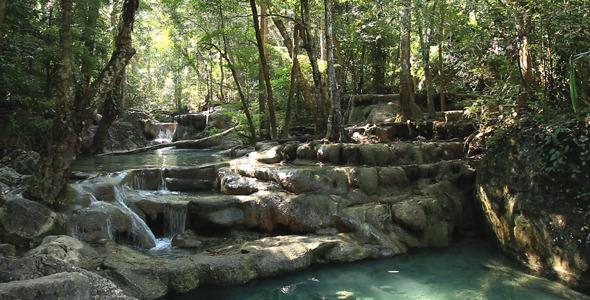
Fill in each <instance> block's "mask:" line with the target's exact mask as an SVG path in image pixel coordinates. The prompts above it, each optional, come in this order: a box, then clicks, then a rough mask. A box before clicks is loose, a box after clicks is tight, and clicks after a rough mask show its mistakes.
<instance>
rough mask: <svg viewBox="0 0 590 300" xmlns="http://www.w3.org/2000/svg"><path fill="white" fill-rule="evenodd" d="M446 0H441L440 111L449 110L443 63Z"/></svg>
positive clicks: (439, 27)
mask: <svg viewBox="0 0 590 300" xmlns="http://www.w3.org/2000/svg"><path fill="white" fill-rule="evenodd" d="M445 14H446V11H445V0H440V13H439V15H440V22H439V25H438V34H439V41H438V81H439V85H440V86H439V94H440V110H441V111H443V112H444V111H446V110H447V99H446V91H445V70H444V62H443V42H444V39H445Z"/></svg>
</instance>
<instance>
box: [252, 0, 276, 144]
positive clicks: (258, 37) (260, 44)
mask: <svg viewBox="0 0 590 300" xmlns="http://www.w3.org/2000/svg"><path fill="white" fill-rule="evenodd" d="M250 7H251V8H252V18H253V19H254V30H255V31H256V42H257V44H258V54H259V56H260V64H261V65H262V72H263V74H264V82H265V83H266V94H267V96H268V113H269V119H270V132H271V138H272V139H273V140H276V139H277V138H278V134H277V119H276V116H275V104H274V98H273V94H272V86H271V83H270V70H269V68H268V61H267V58H266V55H265V51H264V41H263V39H262V32H261V30H260V26H259V23H258V9H257V8H256V0H250Z"/></svg>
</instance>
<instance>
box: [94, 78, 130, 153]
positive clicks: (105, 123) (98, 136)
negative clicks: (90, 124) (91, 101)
mask: <svg viewBox="0 0 590 300" xmlns="http://www.w3.org/2000/svg"><path fill="white" fill-rule="evenodd" d="M124 101H125V73H123V74H121V76H119V78H118V79H117V81H115V85H114V86H113V88H112V89H111V90H110V91H109V92H108V94H107V96H106V98H105V100H104V103H103V106H102V118H101V119H100V122H99V123H98V127H97V128H96V133H94V138H93V140H92V149H91V152H92V153H94V154H97V153H103V152H106V149H105V145H106V141H107V140H108V137H109V128H111V125H112V124H113V122H115V120H117V118H118V117H119V116H120V115H121V113H122V112H123V105H124Z"/></svg>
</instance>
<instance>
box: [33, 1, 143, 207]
mask: <svg viewBox="0 0 590 300" xmlns="http://www.w3.org/2000/svg"><path fill="white" fill-rule="evenodd" d="M138 5H139V0H125V1H124V3H123V14H122V18H121V26H120V30H119V34H118V35H117V38H116V43H115V50H114V52H113V54H112V56H111V59H110V60H109V62H108V63H107V65H106V67H105V68H104V69H103V70H102V71H101V73H100V74H99V76H98V78H97V79H96V80H95V81H94V82H92V84H91V85H90V87H89V88H88V89H87V90H85V91H84V92H83V93H79V95H80V96H78V97H75V94H76V93H75V83H74V75H73V72H72V61H71V56H72V30H71V27H72V0H62V1H61V9H62V14H63V15H62V25H61V29H60V35H61V38H60V46H61V53H60V58H61V65H60V68H59V78H58V93H59V96H58V103H57V108H56V114H55V115H56V116H55V120H54V123H53V129H52V137H51V139H50V143H49V145H48V148H47V150H46V151H44V153H43V159H42V161H41V163H40V166H39V168H38V169H37V171H36V172H35V173H34V174H33V177H32V179H31V185H30V186H29V189H28V191H27V196H29V197H31V198H33V199H37V200H41V201H44V202H46V203H48V204H53V203H55V202H56V199H57V196H58V195H59V193H60V192H61V191H62V190H63V189H64V187H65V186H66V185H67V183H68V180H69V177H70V174H71V172H72V166H73V163H74V160H75V158H76V155H77V154H78V151H79V150H80V148H81V146H82V137H83V136H84V134H85V132H86V131H87V130H88V127H89V126H90V124H91V123H92V120H93V119H94V116H95V112H96V109H97V108H98V105H99V103H101V101H102V99H104V96H105V95H106V94H107V92H108V91H109V90H110V89H111V86H112V85H113V83H114V82H115V80H116V79H117V78H118V77H119V76H121V74H122V72H123V70H124V69H125V66H126V65H127V63H129V60H130V59H131V57H133V55H134V54H135V49H133V47H132V45H131V32H132V31H133V22H134V20H135V12H136V10H137V7H138Z"/></svg>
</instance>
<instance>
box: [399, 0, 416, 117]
mask: <svg viewBox="0 0 590 300" xmlns="http://www.w3.org/2000/svg"><path fill="white" fill-rule="evenodd" d="M402 4H403V7H402V9H401V16H402V23H401V27H402V32H401V43H400V57H401V74H400V84H399V94H400V97H399V105H398V112H397V116H398V117H397V119H398V121H399V122H405V121H406V120H409V119H410V109H411V108H410V104H411V103H413V102H414V83H413V80H412V73H411V72H412V70H411V68H412V65H411V62H410V51H411V47H410V39H411V33H412V15H411V9H412V0H404V1H403V3H402Z"/></svg>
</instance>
